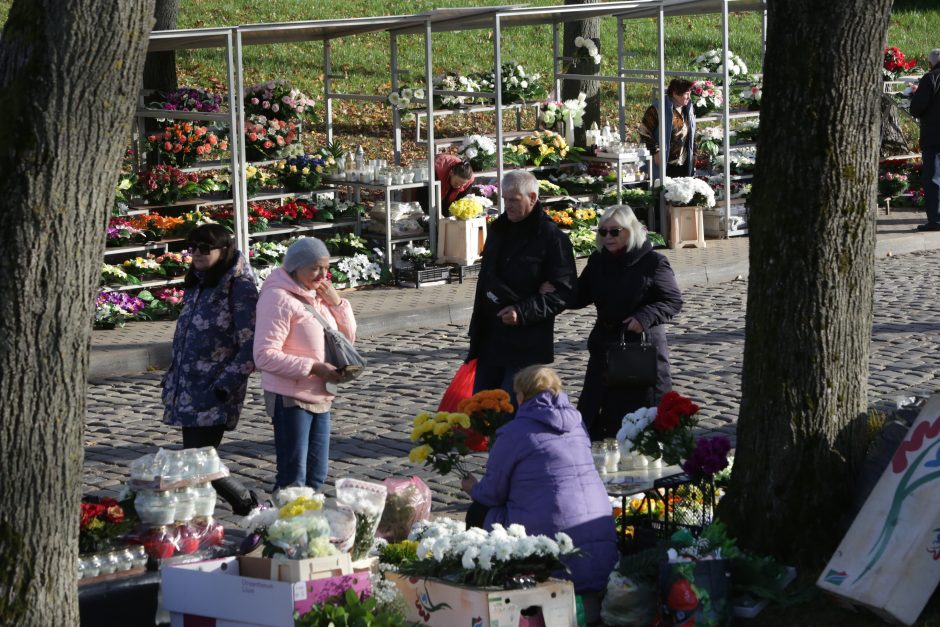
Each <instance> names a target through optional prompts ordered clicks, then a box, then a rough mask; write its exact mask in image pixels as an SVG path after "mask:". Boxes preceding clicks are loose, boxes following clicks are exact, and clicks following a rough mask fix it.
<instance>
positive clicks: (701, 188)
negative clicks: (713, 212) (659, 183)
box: [663, 176, 715, 207]
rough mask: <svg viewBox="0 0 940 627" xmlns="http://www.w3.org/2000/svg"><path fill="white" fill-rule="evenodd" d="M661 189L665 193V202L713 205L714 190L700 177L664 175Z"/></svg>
mask: <svg viewBox="0 0 940 627" xmlns="http://www.w3.org/2000/svg"><path fill="white" fill-rule="evenodd" d="M663 190H665V193H666V202H668V203H670V204H672V205H675V206H679V207H686V206H691V205H696V206H700V207H714V206H715V192H714V190H712V188H711V187H710V186H709V185H708V183H706V182H705V181H703V180H701V179H697V178H692V177H688V176H679V177H676V178H669V177H666V178H664V179H663Z"/></svg>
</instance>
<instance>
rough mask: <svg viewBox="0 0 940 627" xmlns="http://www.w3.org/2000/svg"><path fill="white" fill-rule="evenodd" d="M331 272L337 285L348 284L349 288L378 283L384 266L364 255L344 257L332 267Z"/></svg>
mask: <svg viewBox="0 0 940 627" xmlns="http://www.w3.org/2000/svg"><path fill="white" fill-rule="evenodd" d="M330 272H331V273H332V274H333V276H334V277H335V280H336V282H337V283H348V284H349V287H356V286H357V285H362V284H366V283H376V282H378V281H379V280H381V278H382V266H381V265H379V264H378V263H376V262H374V261H372V260H371V259H369V256H368V255H365V254H363V253H358V254H355V255H352V256H349V257H343V258H342V259H340V260H339V261H337V262H336V263H335V264H333V265H331V266H330Z"/></svg>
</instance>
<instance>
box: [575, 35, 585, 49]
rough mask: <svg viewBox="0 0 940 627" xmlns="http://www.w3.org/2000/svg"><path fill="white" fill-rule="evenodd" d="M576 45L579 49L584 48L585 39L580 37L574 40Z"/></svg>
mask: <svg viewBox="0 0 940 627" xmlns="http://www.w3.org/2000/svg"><path fill="white" fill-rule="evenodd" d="M574 45H575V46H577V47H578V48H582V47H584V37H581V36H578V37H575V38H574Z"/></svg>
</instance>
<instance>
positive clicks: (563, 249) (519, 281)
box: [468, 170, 577, 403]
mask: <svg viewBox="0 0 940 627" xmlns="http://www.w3.org/2000/svg"><path fill="white" fill-rule="evenodd" d="M500 194H501V196H502V199H503V203H504V205H505V209H506V212H505V213H504V214H503V215H501V216H500V217H499V218H497V219H496V221H495V222H493V223H492V224H490V225H489V228H488V231H487V238H486V246H485V248H484V250H483V262H482V266H481V268H480V278H479V280H478V282H477V290H476V296H475V298H474V302H473V316H472V317H471V319H470V352H469V355H468V359H473V358H477V359H478V361H477V369H476V379H475V381H474V386H473V390H474V392H478V391H480V390H490V389H497V388H502V389H504V390H506V391H507V392H508V393H509V396H510V398H511V399H512V400H513V403H515V394H514V393H513V387H512V379H513V377H514V376H515V374H516V373H517V372H518V371H519V370H521V369H522V368H525V367H526V366H531V365H532V364H548V363H551V362H552V361H553V360H554V350H553V344H554V341H555V338H554V332H555V316H556V315H557V314H559V313H560V312H561V311H562V310H563V309H564V308H565V305H566V304H567V303H569V302H571V301H572V300H573V298H574V296H575V294H576V292H577V271H576V270H575V265H574V253H573V252H572V248H571V241H570V240H569V239H568V238H567V237H566V236H565V235H564V234H563V233H562V232H561V231H560V230H559V229H558V227H557V226H556V225H555V223H554V222H552V220H551V218H549V217H548V216H547V215H545V212H543V211H542V207H541V205H540V204H539V201H538V197H539V184H538V180H537V179H536V178H535V177H534V176H532V175H531V174H530V173H528V172H523V171H518V170H517V171H513V172H509V173H508V174H506V175H505V176H504V177H503V181H502V185H501V186H500ZM546 281H548V282H550V283H551V284H552V285H553V286H554V287H555V291H554V292H552V293H549V294H540V293H539V286H541V285H542V284H543V283H544V282H546Z"/></svg>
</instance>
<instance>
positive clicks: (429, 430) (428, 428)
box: [408, 411, 471, 476]
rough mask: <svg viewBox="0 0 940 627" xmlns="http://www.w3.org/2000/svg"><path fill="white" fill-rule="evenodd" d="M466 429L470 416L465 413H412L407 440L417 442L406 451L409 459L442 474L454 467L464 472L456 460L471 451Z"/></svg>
mask: <svg viewBox="0 0 940 627" xmlns="http://www.w3.org/2000/svg"><path fill="white" fill-rule="evenodd" d="M468 429H470V416H468V415H467V414H462V413H450V412H446V411H439V412H437V413H430V412H426V411H424V412H421V413H420V414H418V415H417V416H415V419H414V423H413V426H412V429H411V441H412V442H417V443H419V444H418V446H416V447H414V448H412V449H411V451H410V452H409V453H408V459H409V461H411V463H413V464H420V463H423V464H424V465H425V466H429V467H431V468H433V469H434V470H435V471H437V472H438V473H440V474H442V475H446V474H447V473H449V472H450V471H451V470H456V471H457V473H458V474H460V475H461V476H466V475H467V474H468V472H467V471H466V470H465V469H464V468H463V467H462V466H461V464H460V460H461V458H462V457H463V456H465V455H468V454H470V452H471V451H470V448H469V447H468V446H467V430H468Z"/></svg>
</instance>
